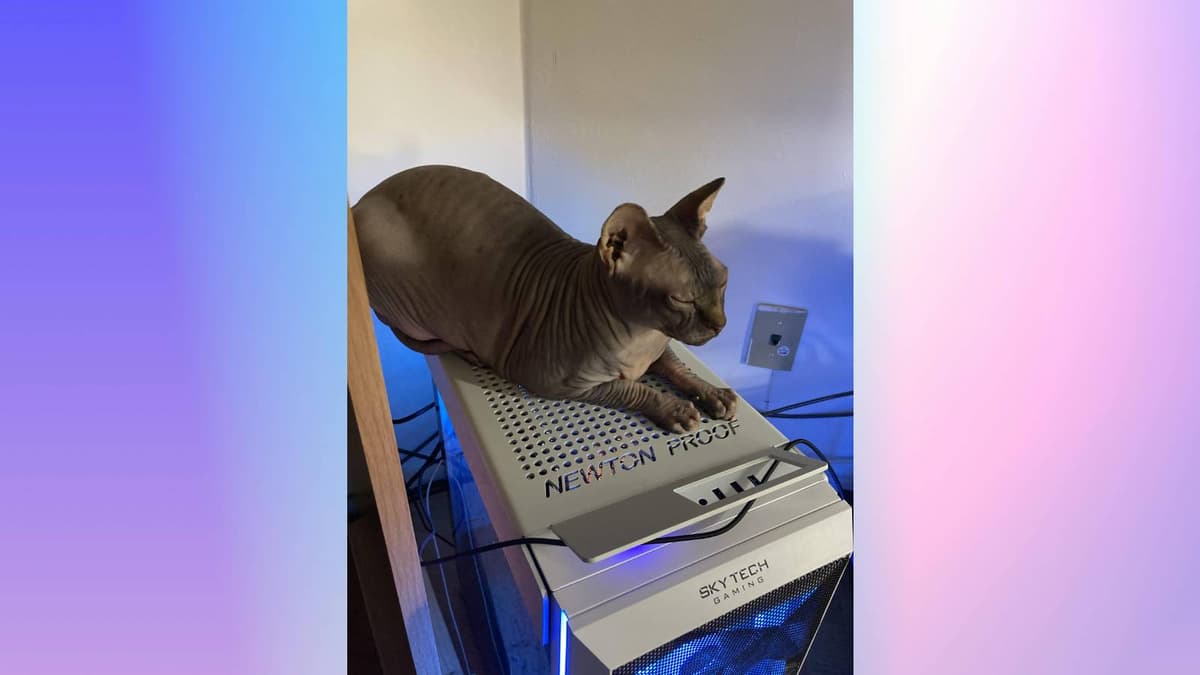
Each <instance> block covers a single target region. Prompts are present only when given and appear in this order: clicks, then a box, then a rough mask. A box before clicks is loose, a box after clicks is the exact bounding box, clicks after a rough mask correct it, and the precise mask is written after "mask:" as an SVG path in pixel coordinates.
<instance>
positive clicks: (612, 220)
mask: <svg viewBox="0 0 1200 675" xmlns="http://www.w3.org/2000/svg"><path fill="white" fill-rule="evenodd" d="M666 248H667V245H666V243H665V242H664V241H663V239H662V236H661V235H660V234H659V233H658V228H656V227H655V226H654V223H653V222H652V221H651V220H650V216H649V215H647V213H646V209H643V208H642V207H640V206H638V205H637V204H622V205H620V206H618V207H617V208H616V209H614V210H613V212H612V214H611V215H609V217H608V220H606V221H604V228H603V229H602V230H601V232H600V242H599V243H598V244H597V249H598V250H599V252H600V258H601V259H602V260H603V261H604V264H605V265H606V266H607V267H608V273H609V274H611V275H617V274H619V273H621V272H624V271H627V270H629V268H630V266H631V265H632V264H633V263H634V261H635V260H639V259H643V260H644V259H645V258H646V257H648V256H651V255H653V254H655V253H657V252H660V251H663V250H666Z"/></svg>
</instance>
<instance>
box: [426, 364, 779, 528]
mask: <svg viewBox="0 0 1200 675" xmlns="http://www.w3.org/2000/svg"><path fill="white" fill-rule="evenodd" d="M672 348H673V349H674V350H675V353H676V354H678V355H679V357H680V359H681V360H683V362H684V364H685V365H687V366H688V367H689V368H691V370H692V372H694V373H696V374H697V375H698V376H700V377H702V378H704V379H705V380H707V381H708V382H711V383H712V384H714V385H716V386H720V387H724V386H726V385H725V383H724V382H722V381H721V379H720V378H718V377H717V376H716V375H715V374H713V373H712V371H710V370H709V369H708V368H706V367H705V366H704V365H703V364H702V363H701V362H700V361H699V360H698V359H696V358H695V357H694V356H692V354H691V353H690V352H689V351H688V350H687V348H686V347H684V346H682V345H680V344H678V343H674V342H673V343H672ZM429 363H430V367H431V369H432V370H433V373H434V377H435V379H436V380H437V382H438V388H439V389H440V390H441V391H442V392H443V396H444V398H445V401H446V404H447V406H448V407H449V408H450V412H451V415H452V417H453V418H454V419H455V420H456V425H457V428H458V431H459V433H460V435H463V436H466V435H468V434H469V436H470V437H469V438H464V439H463V440H464V443H468V442H469V443H471V444H472V445H474V446H475V447H478V448H480V450H481V451H482V452H481V453H480V454H481V455H482V456H483V458H484V460H485V461H486V462H487V465H488V472H489V474H491V478H492V480H493V482H494V483H495V485H496V487H497V488H498V489H499V491H500V492H501V493H502V495H503V496H504V498H505V500H506V501H507V505H508V507H509V509H510V515H511V517H512V519H513V520H514V521H515V525H517V527H518V528H519V530H520V532H521V533H522V534H526V535H532V534H534V533H539V532H543V531H544V530H546V529H547V528H549V527H550V526H551V525H552V524H554V523H560V522H563V521H565V520H567V519H570V518H573V517H575V516H578V515H581V514H584V513H588V512H590V511H592V510H595V509H597V508H600V507H603V506H606V505H609V504H613V503H615V502H618V501H621V500H624V499H626V498H628V497H630V496H632V495H636V494H640V493H643V492H646V491H648V490H653V489H658V488H661V487H662V486H664V485H671V484H673V483H675V482H678V481H679V480H681V479H684V478H687V477H689V476H694V475H696V474H697V472H702V471H704V470H706V469H710V468H714V467H719V466H722V465H726V464H728V463H729V462H731V461H734V460H739V459H749V458H751V457H757V456H761V455H762V454H764V453H765V452H767V451H769V450H770V448H771V447H774V446H778V445H780V444H781V443H783V442H785V440H786V439H785V438H784V437H783V436H782V434H780V433H779V432H778V431H777V430H776V429H775V428H774V427H773V426H771V425H770V424H769V423H768V422H767V421H766V420H764V419H763V418H762V417H761V416H760V415H758V413H757V412H755V411H754V409H753V407H752V406H750V405H749V404H748V403H746V401H744V400H741V401H739V403H738V414H737V418H736V419H735V420H733V421H726V420H711V419H707V418H705V419H704V420H703V421H702V423H701V425H700V427H699V428H698V429H697V430H696V431H693V432H691V433H687V434H674V433H671V432H668V431H666V430H663V429H660V428H658V427H657V426H656V425H655V424H654V423H652V422H650V421H649V420H647V419H646V418H645V417H644V416H643V415H641V414H640V413H636V412H635V413H629V412H625V411H622V410H617V409H613V408H606V407H602V406H597V405H592V404H588V403H580V402H574V401H552V400H547V399H542V398H539V397H536V396H533V395H531V394H529V393H528V392H527V391H525V390H523V389H522V388H521V387H518V386H517V385H515V384H512V383H510V382H508V381H506V380H504V379H502V378H500V377H497V376H496V375H495V374H494V373H492V372H490V371H489V370H487V369H485V368H480V367H476V366H471V365H470V364H468V363H466V362H465V361H463V360H462V359H461V358H459V357H458V356H455V355H442V356H434V357H429ZM642 381H643V382H645V383H646V384H647V385H649V386H651V387H654V388H656V389H659V390H660V391H664V392H670V393H673V394H675V395H679V394H678V392H677V391H675V390H674V388H673V387H672V386H671V385H670V384H669V383H667V382H665V381H663V380H660V379H658V378H657V377H655V376H647V377H645V378H643V380H642ZM462 419H467V420H469V421H470V424H458V423H457V421H458V420H462Z"/></svg>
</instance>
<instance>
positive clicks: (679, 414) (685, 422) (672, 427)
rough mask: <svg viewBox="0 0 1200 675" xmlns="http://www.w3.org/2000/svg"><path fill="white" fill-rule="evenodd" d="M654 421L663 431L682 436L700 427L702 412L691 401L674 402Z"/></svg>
mask: <svg viewBox="0 0 1200 675" xmlns="http://www.w3.org/2000/svg"><path fill="white" fill-rule="evenodd" d="M653 419H654V423H655V424H657V425H658V426H660V427H662V428H663V429H666V430H667V431H673V432H675V433H677V434H682V433H685V432H688V431H691V430H693V429H695V428H696V427H698V426H700V411H699V410H697V409H696V406H694V405H692V404H691V402H690V401H683V400H680V401H672V402H671V403H670V404H669V405H667V406H665V407H664V409H663V410H661V411H660V412H659V413H658V414H657V415H654V418H653Z"/></svg>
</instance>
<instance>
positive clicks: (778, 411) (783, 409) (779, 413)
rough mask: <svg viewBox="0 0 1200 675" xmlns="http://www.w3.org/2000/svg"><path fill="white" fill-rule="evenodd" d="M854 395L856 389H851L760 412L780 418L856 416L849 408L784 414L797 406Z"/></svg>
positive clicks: (759, 412) (801, 406)
mask: <svg viewBox="0 0 1200 675" xmlns="http://www.w3.org/2000/svg"><path fill="white" fill-rule="evenodd" d="M853 395H854V390H853V389H850V390H847V391H841V392H838V393H836V394H829V395H827V396H818V397H817V398H810V399H808V400H807V401H800V402H799V403H790V404H788V405H785V406H780V407H778V408H772V409H770V410H759V411H758V414H760V415H762V416H763V417H778V418H780V419H792V420H802V419H823V418H828V417H853V416H854V411H853V410H848V411H844V412H842V411H839V412H832V413H797V414H791V415H787V414H783V413H786V412H787V411H789V410H795V409H796V408H803V407H805V406H810V405H814V404H817V403H824V402H825V401H832V400H834V399H839V398H846V397H848V396H853Z"/></svg>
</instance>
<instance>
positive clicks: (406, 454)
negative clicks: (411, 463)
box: [396, 431, 438, 464]
mask: <svg viewBox="0 0 1200 675" xmlns="http://www.w3.org/2000/svg"><path fill="white" fill-rule="evenodd" d="M437 437H438V433H437V432H436V431H435V432H433V433H432V434H429V436H428V437H427V438H426V439H425V440H423V441H421V442H420V443H417V447H416V448H414V449H412V450H408V449H405V448H396V451H397V452H399V453H400V456H401V457H403V459H401V460H400V463H401V464H403V463H404V462H405V461H407V460H410V459H412V458H414V457H416V458H418V459H423V460H425V461H429V459H430V457H431V455H425V454H422V453H421V450H423V449H424V448H425V446H427V445H429V444H430V443H432V442H433V441H434V440H435V439H437Z"/></svg>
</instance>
